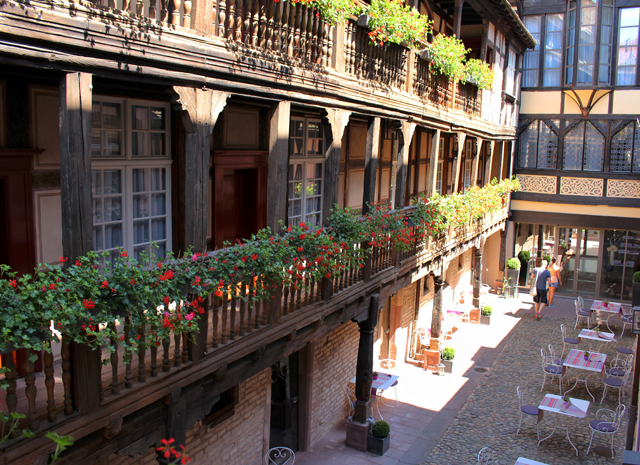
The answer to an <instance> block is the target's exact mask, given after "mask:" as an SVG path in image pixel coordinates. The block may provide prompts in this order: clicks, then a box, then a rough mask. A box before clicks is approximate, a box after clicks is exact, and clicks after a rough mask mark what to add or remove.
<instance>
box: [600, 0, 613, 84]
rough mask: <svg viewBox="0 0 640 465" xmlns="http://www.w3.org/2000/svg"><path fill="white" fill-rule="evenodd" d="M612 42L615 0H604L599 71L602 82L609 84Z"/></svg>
mask: <svg viewBox="0 0 640 465" xmlns="http://www.w3.org/2000/svg"><path fill="white" fill-rule="evenodd" d="M612 43H613V0H604V1H603V2H602V20H601V21H600V66H599V71H598V82H599V83H600V84H609V76H610V74H611V73H610V71H611V48H612V47H611V46H612Z"/></svg>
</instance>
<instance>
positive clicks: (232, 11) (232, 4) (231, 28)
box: [227, 0, 240, 40]
mask: <svg viewBox="0 0 640 465" xmlns="http://www.w3.org/2000/svg"><path fill="white" fill-rule="evenodd" d="M239 1H240V0H229V7H228V8H227V12H228V16H229V24H228V25H227V38H228V39H231V40H233V39H234V38H235V36H234V34H235V31H236V30H235V25H236V22H235V21H236V4H237V3H238V2H239Z"/></svg>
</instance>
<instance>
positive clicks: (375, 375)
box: [373, 371, 378, 379]
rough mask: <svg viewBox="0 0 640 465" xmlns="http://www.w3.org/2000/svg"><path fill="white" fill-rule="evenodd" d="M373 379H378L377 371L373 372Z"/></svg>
mask: <svg viewBox="0 0 640 465" xmlns="http://www.w3.org/2000/svg"><path fill="white" fill-rule="evenodd" d="M373 379H378V372H377V371H374V372H373Z"/></svg>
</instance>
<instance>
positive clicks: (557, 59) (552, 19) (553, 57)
mask: <svg viewBox="0 0 640 465" xmlns="http://www.w3.org/2000/svg"><path fill="white" fill-rule="evenodd" d="M563 19H564V15H562V14H554V15H551V14H550V15H547V21H546V27H547V30H546V37H545V54H544V78H543V85H544V86H546V87H557V86H559V85H560V76H561V69H562V27H563Z"/></svg>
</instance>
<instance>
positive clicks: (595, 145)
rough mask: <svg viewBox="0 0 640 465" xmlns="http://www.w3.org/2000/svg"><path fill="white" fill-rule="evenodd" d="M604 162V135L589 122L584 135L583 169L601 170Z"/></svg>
mask: <svg viewBox="0 0 640 465" xmlns="http://www.w3.org/2000/svg"><path fill="white" fill-rule="evenodd" d="M603 164H604V136H603V135H602V133H600V131H598V130H597V129H596V128H595V126H594V125H593V124H591V123H587V129H586V132H585V136H584V165H583V167H582V169H584V170H585V171H602V167H603Z"/></svg>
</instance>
